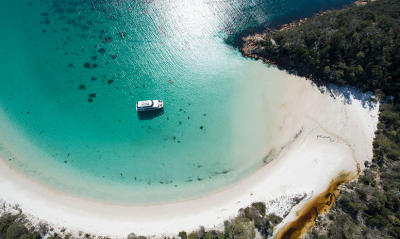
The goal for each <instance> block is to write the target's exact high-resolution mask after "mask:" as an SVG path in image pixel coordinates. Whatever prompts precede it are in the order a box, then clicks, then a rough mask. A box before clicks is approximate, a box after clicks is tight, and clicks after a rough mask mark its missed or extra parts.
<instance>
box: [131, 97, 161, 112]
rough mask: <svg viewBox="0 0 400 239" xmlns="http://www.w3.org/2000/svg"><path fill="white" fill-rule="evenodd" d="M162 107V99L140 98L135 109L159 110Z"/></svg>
mask: <svg viewBox="0 0 400 239" xmlns="http://www.w3.org/2000/svg"><path fill="white" fill-rule="evenodd" d="M163 107H164V102H163V101H162V100H142V101H138V102H136V111H138V112H139V111H149V110H159V109H162V108H163Z"/></svg>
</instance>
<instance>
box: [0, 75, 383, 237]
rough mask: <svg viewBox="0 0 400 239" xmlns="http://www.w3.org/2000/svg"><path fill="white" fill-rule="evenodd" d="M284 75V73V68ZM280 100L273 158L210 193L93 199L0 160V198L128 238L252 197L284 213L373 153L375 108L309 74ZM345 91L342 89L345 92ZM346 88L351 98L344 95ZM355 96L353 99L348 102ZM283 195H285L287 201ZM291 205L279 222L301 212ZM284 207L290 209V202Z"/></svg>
mask: <svg viewBox="0 0 400 239" xmlns="http://www.w3.org/2000/svg"><path fill="white" fill-rule="evenodd" d="M285 74H286V73H285ZM285 84H286V90H285V94H284V95H282V97H281V100H280V102H279V104H278V105H277V107H279V110H277V111H278V112H279V116H278V122H280V125H278V126H277V127H279V133H278V134H277V136H276V142H274V145H275V149H276V150H275V154H274V155H275V156H276V157H275V158H274V160H273V161H272V162H271V163H269V164H267V165H266V166H264V167H263V168H261V169H259V170H258V171H256V172H255V173H253V174H252V175H250V176H249V177H247V178H245V179H242V180H241V181H239V182H237V183H236V184H234V185H232V186H230V187H228V188H226V189H224V190H221V191H219V192H216V193H212V194H210V195H207V196H204V197H201V198H198V199H193V200H188V201H184V202H178V203H171V204H161V205H152V206H120V205H112V204H104V203H98V202H93V201H88V200H84V199H80V198H76V197H72V196H69V195H67V194H64V193H61V192H56V191H54V190H51V189H48V188H46V187H44V186H42V185H40V184H39V183H36V182H34V181H32V180H30V179H28V178H26V177H25V176H23V175H21V174H19V173H18V172H15V171H14V170H12V169H10V168H9V167H8V166H7V165H6V163H4V162H3V161H1V166H0V199H2V200H5V201H6V202H9V203H11V204H14V203H16V204H18V205H19V206H20V207H21V209H22V210H23V211H24V212H25V213H26V214H27V215H28V216H30V217H31V218H36V219H35V220H36V221H37V219H40V220H44V221H47V222H48V223H49V224H52V225H54V226H55V227H65V228H67V229H68V230H71V231H73V232H78V231H84V232H88V233H91V234H96V235H107V236H112V237H126V236H127V235H128V234H129V233H131V232H134V233H135V234H137V235H161V234H177V233H178V232H179V231H182V230H185V231H191V230H195V229H197V228H199V226H201V225H202V226H205V227H206V228H213V227H217V228H218V227H221V225H222V223H223V221H224V220H226V219H228V218H231V217H234V216H235V215H237V211H238V210H239V209H240V208H243V207H246V206H248V205H250V204H251V203H252V202H256V201H264V202H267V207H268V208H267V210H268V211H269V212H276V213H278V214H283V213H284V212H285V211H286V210H289V209H290V207H289V208H288V205H287V202H288V200H290V198H292V197H293V196H294V195H302V194H304V193H306V194H307V195H308V196H309V197H307V199H309V198H311V196H312V195H316V194H318V193H320V192H322V191H323V190H325V189H326V187H327V186H328V184H329V182H330V181H331V179H333V178H334V177H335V176H337V175H338V174H339V173H340V172H342V171H346V172H355V171H356V169H357V164H356V162H358V163H359V165H360V166H361V169H362V168H363V165H364V161H367V160H371V158H372V141H373V137H374V131H375V129H376V124H377V122H378V107H377V106H375V107H370V106H369V105H368V102H367V101H364V100H362V99H356V98H363V97H364V98H365V99H369V97H368V96H366V95H363V94H356V95H349V94H348V93H349V92H350V90H346V89H340V92H341V93H340V92H338V93H336V94H335V95H336V97H332V96H330V94H329V93H325V94H322V93H321V92H320V91H319V89H318V88H317V87H315V86H313V85H312V84H311V82H310V81H307V80H304V79H302V78H299V77H295V76H291V75H287V82H286V83H285ZM343 93H344V94H343ZM344 95H348V97H344ZM350 101H351V102H350ZM285 199H287V200H286V201H285ZM305 201H306V200H303V201H302V202H301V203H300V204H299V205H297V206H296V207H294V208H293V209H292V210H291V211H290V213H289V215H288V216H287V217H286V218H285V219H284V221H283V222H282V223H281V225H280V227H281V226H283V225H284V224H285V223H288V222H290V221H291V220H293V219H294V218H295V217H296V210H297V209H298V208H299V207H301V205H302V204H304V203H305ZM285 207H286V208H285Z"/></svg>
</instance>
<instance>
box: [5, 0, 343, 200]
mask: <svg viewBox="0 0 400 239" xmlns="http://www.w3.org/2000/svg"><path fill="white" fill-rule="evenodd" d="M346 2H349V1H343V0H341V1H321V0H319V1H318V0H309V1H294V0H287V1H261V0H260V1H240V0H231V1H209V0H198V1H189V0H146V1H145V0H143V1H141V0H137V1H124V0H122V1H108V0H104V1H84V0H71V1H45V0H43V1H26V0H21V1H15V2H14V1H6V0H0V18H2V19H1V21H0V36H1V39H0V41H1V46H0V59H1V60H0V76H1V77H0V83H1V87H0V151H1V155H2V156H1V157H2V159H3V160H5V161H6V162H7V163H9V164H10V165H11V166H12V167H14V168H16V169H17V170H19V171H21V172H23V173H24V174H26V175H27V176H29V177H32V178H34V179H37V180H39V181H40V182H42V183H44V184H46V185H48V186H50V187H53V188H56V189H57V190H62V191H65V192H68V193H72V194H75V195H79V196H82V197H87V198H92V199H97V200H105V201H111V202H124V203H139V204H143V203H160V202H168V201H176V200H184V199H188V198H192V197H196V196H199V195H203V194H206V193H209V192H212V191H215V190H218V189H220V188H223V187H226V186H227V185H229V184H232V183H234V182H236V181H237V180H239V179H240V178H242V177H245V176H246V175H248V174H249V173H251V172H253V171H254V170H256V169H258V168H260V167H261V166H262V165H263V161H262V159H263V157H264V156H265V155H266V154H267V153H268V152H269V150H270V149H271V148H270V146H269V145H271V142H272V141H273V138H274V137H276V129H275V128H274V126H276V120H275V118H274V112H276V110H277V109H276V106H275V105H274V102H275V101H276V99H277V98H278V97H279V95H280V94H281V92H282V91H283V90H284V89H283V86H282V84H281V83H280V82H279V79H277V78H276V77H275V72H276V70H273V69H270V68H268V67H267V66H265V65H263V64H261V63H260V62H256V61H253V60H249V59H245V58H243V57H242V56H241V55H240V53H239V52H238V51H237V50H236V49H234V48H233V47H231V46H229V45H227V44H226V43H225V41H224V39H226V37H227V36H230V35H232V34H235V33H238V32H240V31H243V30H245V29H247V28H249V27H257V26H260V25H265V24H268V22H272V21H273V20H274V19H285V18H287V19H291V18H293V17H299V16H303V15H307V14H310V13H312V12H315V11H319V10H321V9H325V8H328V7H338V6H340V5H342V4H344V3H346ZM301 9H304V11H300V10H301ZM277 21H278V20H277ZM145 99H162V100H164V102H165V110H164V111H163V112H160V113H159V114H150V115H140V116H139V115H138V114H137V113H136V111H135V102H136V101H137V100H145Z"/></svg>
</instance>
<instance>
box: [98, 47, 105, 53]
mask: <svg viewBox="0 0 400 239" xmlns="http://www.w3.org/2000/svg"><path fill="white" fill-rule="evenodd" d="M98 52H99V53H101V54H104V53H106V49H105V48H100V49H99V50H98Z"/></svg>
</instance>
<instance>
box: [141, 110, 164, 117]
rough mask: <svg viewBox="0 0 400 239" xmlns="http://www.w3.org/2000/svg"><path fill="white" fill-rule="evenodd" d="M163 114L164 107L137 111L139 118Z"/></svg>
mask: <svg viewBox="0 0 400 239" xmlns="http://www.w3.org/2000/svg"><path fill="white" fill-rule="evenodd" d="M163 114H164V109H159V110H151V111H140V112H137V115H138V117H139V120H151V119H154V118H156V117H159V116H161V115H163Z"/></svg>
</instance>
